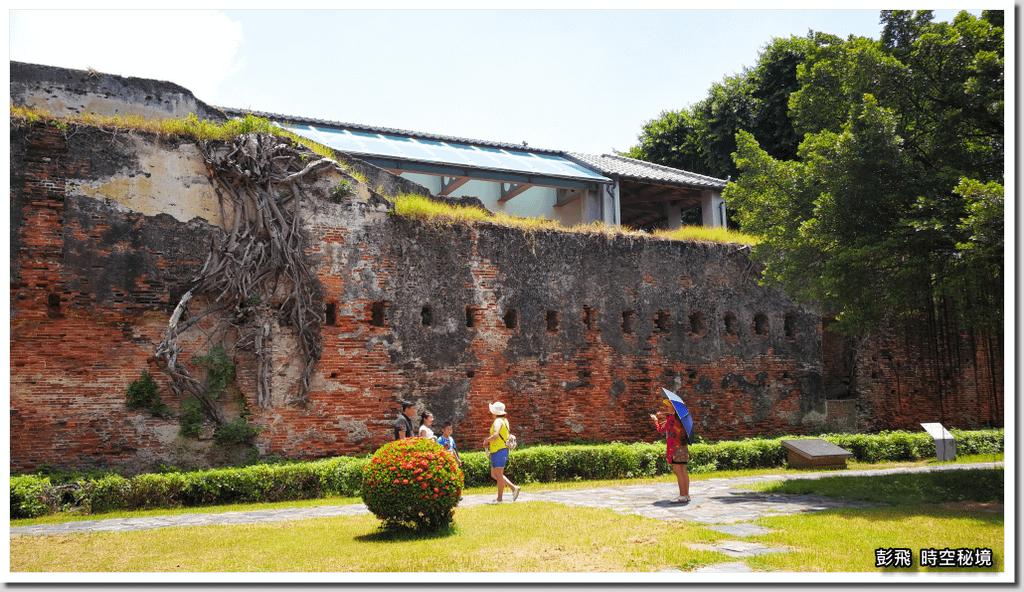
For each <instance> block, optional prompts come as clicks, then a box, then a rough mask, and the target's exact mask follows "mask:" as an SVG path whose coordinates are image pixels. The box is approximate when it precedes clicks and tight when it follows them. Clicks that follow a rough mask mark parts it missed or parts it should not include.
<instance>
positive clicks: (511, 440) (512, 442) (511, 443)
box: [503, 419, 518, 450]
mask: <svg viewBox="0 0 1024 592" xmlns="http://www.w3.org/2000/svg"><path fill="white" fill-rule="evenodd" d="M503 421H504V422H505V432H506V433H507V432H508V431H509V429H508V420H507V419H505V420H503ZM517 444H518V442H516V437H515V436H513V435H512V434H509V435H508V438H505V448H508V449H509V450H515V449H516V445H517Z"/></svg>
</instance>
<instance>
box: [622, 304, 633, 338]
mask: <svg viewBox="0 0 1024 592" xmlns="http://www.w3.org/2000/svg"><path fill="white" fill-rule="evenodd" d="M622 332H623V333H632V332H633V311H632V310H627V311H624V312H623V313H622Z"/></svg>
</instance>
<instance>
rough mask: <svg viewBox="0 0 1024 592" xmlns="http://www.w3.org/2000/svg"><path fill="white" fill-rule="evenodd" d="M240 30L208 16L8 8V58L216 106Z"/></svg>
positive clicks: (235, 66) (234, 66) (236, 61)
mask: <svg viewBox="0 0 1024 592" xmlns="http://www.w3.org/2000/svg"><path fill="white" fill-rule="evenodd" d="M242 39H243V36H242V24H241V23H238V22H235V21H232V20H231V19H230V18H228V17H227V16H226V15H224V14H223V13H220V12H216V11H210V10H12V11H10V52H11V53H10V59H11V60H14V61H19V62H29V63H33V64H43V65H47V66H59V67H63V68H75V69H79V70H85V69H87V68H93V69H95V70H98V71H100V72H104V73H108V74H118V75H121V76H137V77H141V78H154V79H157V80H166V81H169V82H174V83H176V84H180V85H181V86H184V87H185V88H187V89H189V90H191V91H192V92H193V93H195V95H196V97H197V98H199V99H200V100H202V101H205V102H207V103H212V104H217V90H218V86H219V85H220V83H221V82H223V81H224V80H226V79H227V78H228V77H229V76H231V75H232V74H234V73H236V72H237V71H239V70H241V69H242V68H244V67H245V62H244V59H243V58H241V57H239V56H237V55H236V54H237V52H238V48H239V46H240V45H241V43H242Z"/></svg>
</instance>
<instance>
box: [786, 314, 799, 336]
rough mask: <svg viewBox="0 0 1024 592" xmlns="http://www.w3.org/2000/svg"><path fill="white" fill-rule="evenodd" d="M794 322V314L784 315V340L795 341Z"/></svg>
mask: <svg viewBox="0 0 1024 592" xmlns="http://www.w3.org/2000/svg"><path fill="white" fill-rule="evenodd" d="M796 321H797V317H796V315H795V314H793V313H789V314H787V315H786V318H785V320H784V323H783V330H785V332H786V339H796V337H797V331H796Z"/></svg>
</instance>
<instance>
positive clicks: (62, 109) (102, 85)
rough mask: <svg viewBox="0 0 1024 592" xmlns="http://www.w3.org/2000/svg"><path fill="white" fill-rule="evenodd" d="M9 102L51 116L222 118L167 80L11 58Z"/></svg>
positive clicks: (182, 88) (187, 91) (189, 92)
mask: <svg viewBox="0 0 1024 592" xmlns="http://www.w3.org/2000/svg"><path fill="white" fill-rule="evenodd" d="M11 105H14V106H19V107H31V108H33V109H39V110H42V111H45V112H47V113H49V114H50V115H54V116H63V115H71V116H74V115H86V114H96V115H104V116H114V115H119V116H122V117H124V116H140V117H144V118H147V119H181V118H184V117H187V116H188V115H189V114H190V113H194V114H195V115H196V117H198V118H199V119H207V120H210V121H224V120H226V119H227V117H226V116H225V115H224V113H222V112H221V111H220V110H218V109H216V108H214V107H211V106H209V105H207V104H206V103H203V102H202V101H200V100H199V99H197V98H196V97H195V95H193V94H192V91H190V90H188V89H187V88H184V87H181V86H178V85H177V84H174V83H171V82H163V81H160V80H150V79H146V78H131V77H121V76H113V75H110V74H103V73H101V72H95V71H87V70H71V69H67V68H55V67H52V66H42V65H37V64H26V63H23V62H14V61H12V62H11Z"/></svg>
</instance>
